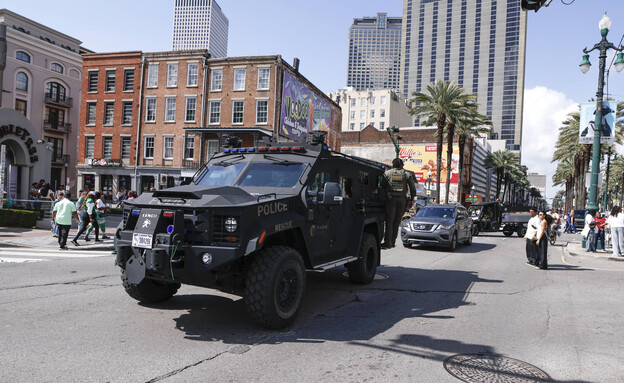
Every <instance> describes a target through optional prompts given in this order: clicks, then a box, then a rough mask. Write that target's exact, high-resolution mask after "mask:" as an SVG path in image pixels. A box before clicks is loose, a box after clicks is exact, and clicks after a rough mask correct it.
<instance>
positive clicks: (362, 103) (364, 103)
mask: <svg viewBox="0 0 624 383" xmlns="http://www.w3.org/2000/svg"><path fill="white" fill-rule="evenodd" d="M360 106H366V98H365V97H360Z"/></svg>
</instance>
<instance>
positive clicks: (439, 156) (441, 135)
mask: <svg viewBox="0 0 624 383" xmlns="http://www.w3.org/2000/svg"><path fill="white" fill-rule="evenodd" d="M445 122H446V114H444V113H440V114H438V119H437V125H438V143H437V148H436V203H440V173H441V169H442V143H443V141H444V124H445Z"/></svg>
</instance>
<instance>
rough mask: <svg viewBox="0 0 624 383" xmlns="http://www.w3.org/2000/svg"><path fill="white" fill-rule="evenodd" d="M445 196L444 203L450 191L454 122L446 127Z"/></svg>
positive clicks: (447, 199) (447, 200)
mask: <svg viewBox="0 0 624 383" xmlns="http://www.w3.org/2000/svg"><path fill="white" fill-rule="evenodd" d="M446 132H447V134H446V196H445V197H444V200H445V203H449V194H450V192H451V165H452V163H453V136H454V135H455V124H454V123H452V122H451V123H449V124H448V126H447V127H446Z"/></svg>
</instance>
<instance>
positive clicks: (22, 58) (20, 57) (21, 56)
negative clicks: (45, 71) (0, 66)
mask: <svg viewBox="0 0 624 383" xmlns="http://www.w3.org/2000/svg"><path fill="white" fill-rule="evenodd" d="M15 58H16V59H18V60H20V61H23V62H25V63H30V55H29V54H28V53H26V52H24V51H17V52H15Z"/></svg>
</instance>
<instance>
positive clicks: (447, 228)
mask: <svg viewBox="0 0 624 383" xmlns="http://www.w3.org/2000/svg"><path fill="white" fill-rule="evenodd" d="M453 226H455V225H453V224H450V225H443V224H440V226H438V228H439V229H446V230H450V229H452V228H453Z"/></svg>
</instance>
